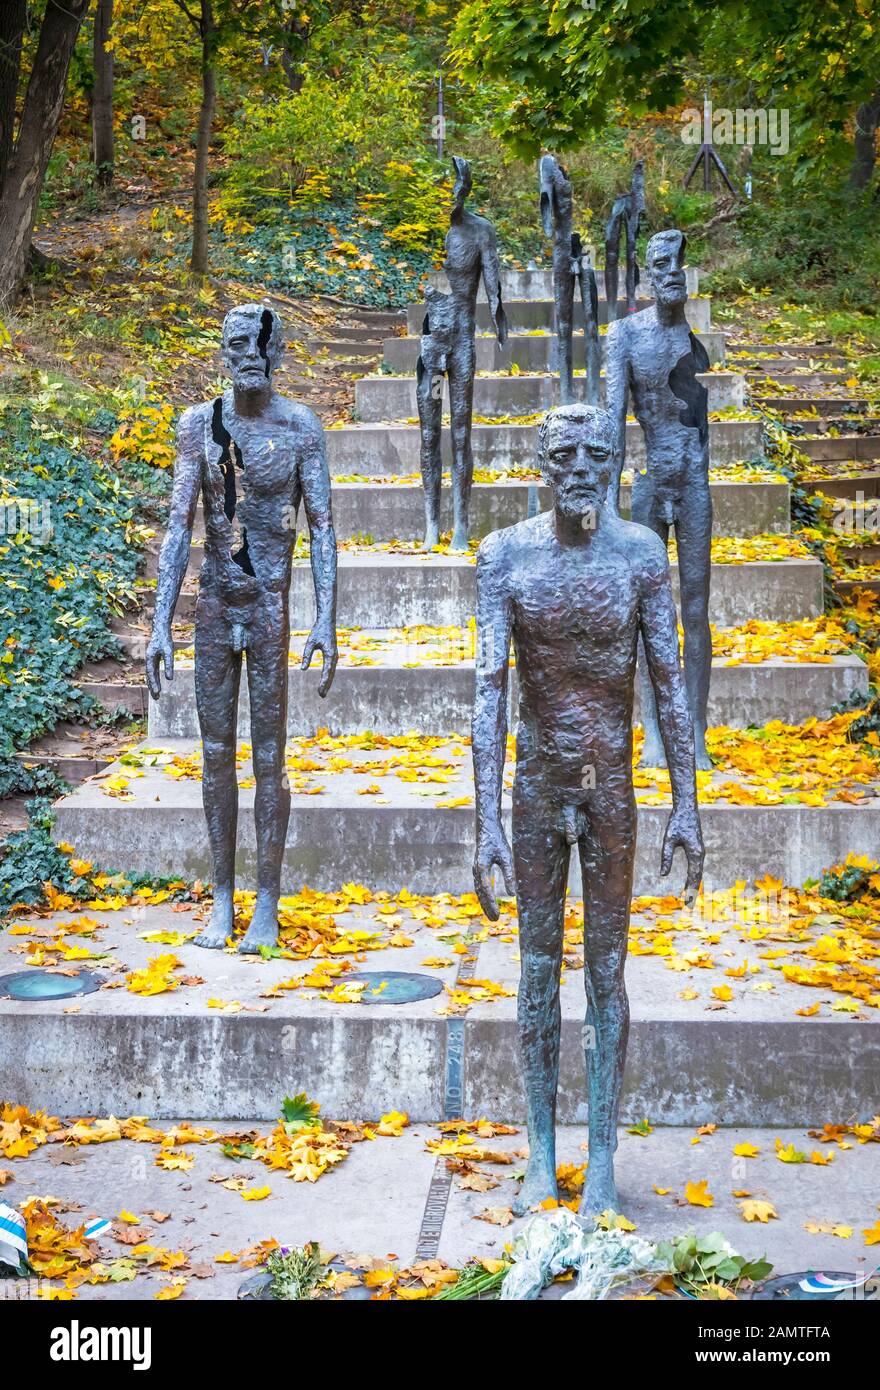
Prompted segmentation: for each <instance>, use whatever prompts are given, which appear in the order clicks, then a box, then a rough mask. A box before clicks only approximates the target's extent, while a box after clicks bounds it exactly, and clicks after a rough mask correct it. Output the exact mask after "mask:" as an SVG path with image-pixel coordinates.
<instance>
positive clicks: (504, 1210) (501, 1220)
mask: <svg viewBox="0 0 880 1390" xmlns="http://www.w3.org/2000/svg"><path fill="white" fill-rule="evenodd" d="M476 1220H477V1221H488V1222H489V1223H490V1225H492V1226H509V1225H510V1223H511V1221H512V1220H513V1212H512V1210H511V1208H510V1207H486V1209H485V1211H481V1212H477V1215H476Z"/></svg>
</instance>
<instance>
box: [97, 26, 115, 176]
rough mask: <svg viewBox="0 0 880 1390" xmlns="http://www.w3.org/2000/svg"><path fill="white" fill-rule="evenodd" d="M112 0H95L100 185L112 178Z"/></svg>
mask: <svg viewBox="0 0 880 1390" xmlns="http://www.w3.org/2000/svg"><path fill="white" fill-rule="evenodd" d="M112 28H113V0H96V4H95V32H94V39H93V44H92V62H93V65H94V69H95V81H94V86H93V87H92V163H93V164H94V166H95V180H96V182H97V183H98V185H99V187H101V188H108V187H109V186H110V184H111V183H112V182H113V160H114V149H113V49H112V47H111V46H110V38H111V32H112Z"/></svg>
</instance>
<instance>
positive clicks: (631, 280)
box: [626, 217, 637, 314]
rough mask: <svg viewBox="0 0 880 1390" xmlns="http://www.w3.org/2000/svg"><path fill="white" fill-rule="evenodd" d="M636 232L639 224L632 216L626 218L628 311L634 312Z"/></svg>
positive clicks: (629, 312)
mask: <svg viewBox="0 0 880 1390" xmlns="http://www.w3.org/2000/svg"><path fill="white" fill-rule="evenodd" d="M636 233H637V226H636V223H635V222H634V220H633V219H632V218H631V217H627V219H626V311H627V313H628V314H631V313H633V311H634V310H635V307H636Z"/></svg>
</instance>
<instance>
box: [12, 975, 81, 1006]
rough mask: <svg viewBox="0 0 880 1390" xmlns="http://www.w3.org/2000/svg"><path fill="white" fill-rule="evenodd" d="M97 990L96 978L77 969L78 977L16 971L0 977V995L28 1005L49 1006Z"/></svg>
mask: <svg viewBox="0 0 880 1390" xmlns="http://www.w3.org/2000/svg"><path fill="white" fill-rule="evenodd" d="M100 988H101V981H100V979H99V977H98V976H97V975H93V974H92V973H91V972H90V971H88V970H81V971H80V973H79V974H78V975H54V974H53V973H52V971H51V970H16V971H14V972H13V973H12V974H11V975H0V996H5V997H6V998H8V999H21V1000H22V1001H27V1002H28V1003H31V1004H44V1003H45V1004H51V1003H52V1001H53V1000H55V999H72V998H73V997H74V996H75V995H77V994H94V993H95V991H96V990H98V989H100Z"/></svg>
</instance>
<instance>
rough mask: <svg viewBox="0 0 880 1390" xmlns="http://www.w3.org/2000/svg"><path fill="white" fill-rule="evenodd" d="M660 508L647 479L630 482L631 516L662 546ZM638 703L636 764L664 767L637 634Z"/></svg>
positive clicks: (665, 529) (665, 531)
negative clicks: (639, 739) (641, 737)
mask: <svg viewBox="0 0 880 1390" xmlns="http://www.w3.org/2000/svg"><path fill="white" fill-rule="evenodd" d="M659 513H660V508H659V506H658V504H657V500H656V498H655V497H654V492H653V489H652V488H651V486H650V480H649V479H647V478H639V479H638V482H636V481H635V480H634V481H633V490H632V519H633V521H637V522H638V524H639V525H640V526H650V528H651V530H652V531H656V533H657V535H658V536H659V537H660V539H661V541H662V542H663V544H664V545H667V544H668V542H669V525H668V523H667V522H666V521H664V520H663V518H662V516H661V515H660V514H659ZM638 666H639V705H640V713H641V720H642V728H643V729H644V732H645V742H644V744H643V746H642V753H641V757H640V758H639V766H640V767H665V766H666V750H665V749H664V747H663V740H662V738H661V737H660V725H659V723H658V720H657V701H656V700H655V698H654V687H653V685H652V684H651V676H650V673H649V671H648V662H647V658H646V657H645V647H644V643H643V642H642V639H641V637H640V638H639V658H638Z"/></svg>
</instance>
